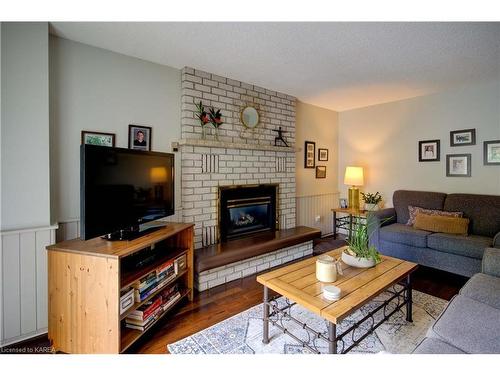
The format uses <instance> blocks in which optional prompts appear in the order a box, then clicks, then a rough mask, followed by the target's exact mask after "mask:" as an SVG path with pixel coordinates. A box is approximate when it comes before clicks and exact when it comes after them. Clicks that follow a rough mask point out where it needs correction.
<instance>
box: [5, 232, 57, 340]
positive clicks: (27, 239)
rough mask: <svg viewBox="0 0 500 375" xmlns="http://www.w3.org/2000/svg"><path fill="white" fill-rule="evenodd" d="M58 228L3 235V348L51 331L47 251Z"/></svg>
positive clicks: (53, 240) (53, 241)
mask: <svg viewBox="0 0 500 375" xmlns="http://www.w3.org/2000/svg"><path fill="white" fill-rule="evenodd" d="M56 228H57V227H56V226H53V227H45V228H34V229H23V230H18V231H5V232H1V233H0V243H1V246H0V280H1V285H0V323H1V324H0V346H5V345H9V344H12V343H15V342H17V341H22V340H24V339H27V338H29V337H32V336H36V335H38V334H41V333H44V332H47V313H48V311H47V306H48V294H47V251H46V249H45V247H46V246H48V245H51V244H53V243H55V238H56V234H55V231H56Z"/></svg>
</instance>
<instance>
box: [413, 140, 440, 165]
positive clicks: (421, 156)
mask: <svg viewBox="0 0 500 375" xmlns="http://www.w3.org/2000/svg"><path fill="white" fill-rule="evenodd" d="M439 159H440V141H439V139H434V140H429V141H420V142H418V161H439Z"/></svg>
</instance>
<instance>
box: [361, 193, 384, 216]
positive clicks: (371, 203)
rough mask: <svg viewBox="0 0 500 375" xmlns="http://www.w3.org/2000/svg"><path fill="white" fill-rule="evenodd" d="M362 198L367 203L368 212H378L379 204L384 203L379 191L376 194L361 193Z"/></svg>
mask: <svg viewBox="0 0 500 375" xmlns="http://www.w3.org/2000/svg"><path fill="white" fill-rule="evenodd" d="M361 197H362V198H363V200H364V201H365V210H366V211H377V210H378V204H379V203H380V202H381V201H382V196H381V195H380V193H379V192H378V191H377V192H376V193H375V194H372V193H361Z"/></svg>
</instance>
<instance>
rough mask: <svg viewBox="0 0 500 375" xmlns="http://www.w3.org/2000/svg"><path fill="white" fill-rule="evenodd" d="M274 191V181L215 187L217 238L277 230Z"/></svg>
mask: <svg viewBox="0 0 500 375" xmlns="http://www.w3.org/2000/svg"><path fill="white" fill-rule="evenodd" d="M277 194H278V185H277V184H260V185H242V186H222V187H219V202H218V212H219V215H218V217H219V220H218V227H219V239H220V241H222V242H224V241H227V240H231V239H235V238H241V237H243V236H247V235H250V234H255V233H263V232H274V231H275V230H276V229H278V220H277V219H278V218H277V215H276V202H277Z"/></svg>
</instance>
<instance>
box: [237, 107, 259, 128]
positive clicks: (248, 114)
mask: <svg viewBox="0 0 500 375" xmlns="http://www.w3.org/2000/svg"><path fill="white" fill-rule="evenodd" d="M240 120H241V123H242V124H243V125H245V126H246V127H247V128H249V129H254V128H256V127H257V126H258V125H259V122H260V116H259V112H258V111H257V109H255V107H253V106H250V105H248V106H246V107H244V108H243V109H242V110H241V113H240Z"/></svg>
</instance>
